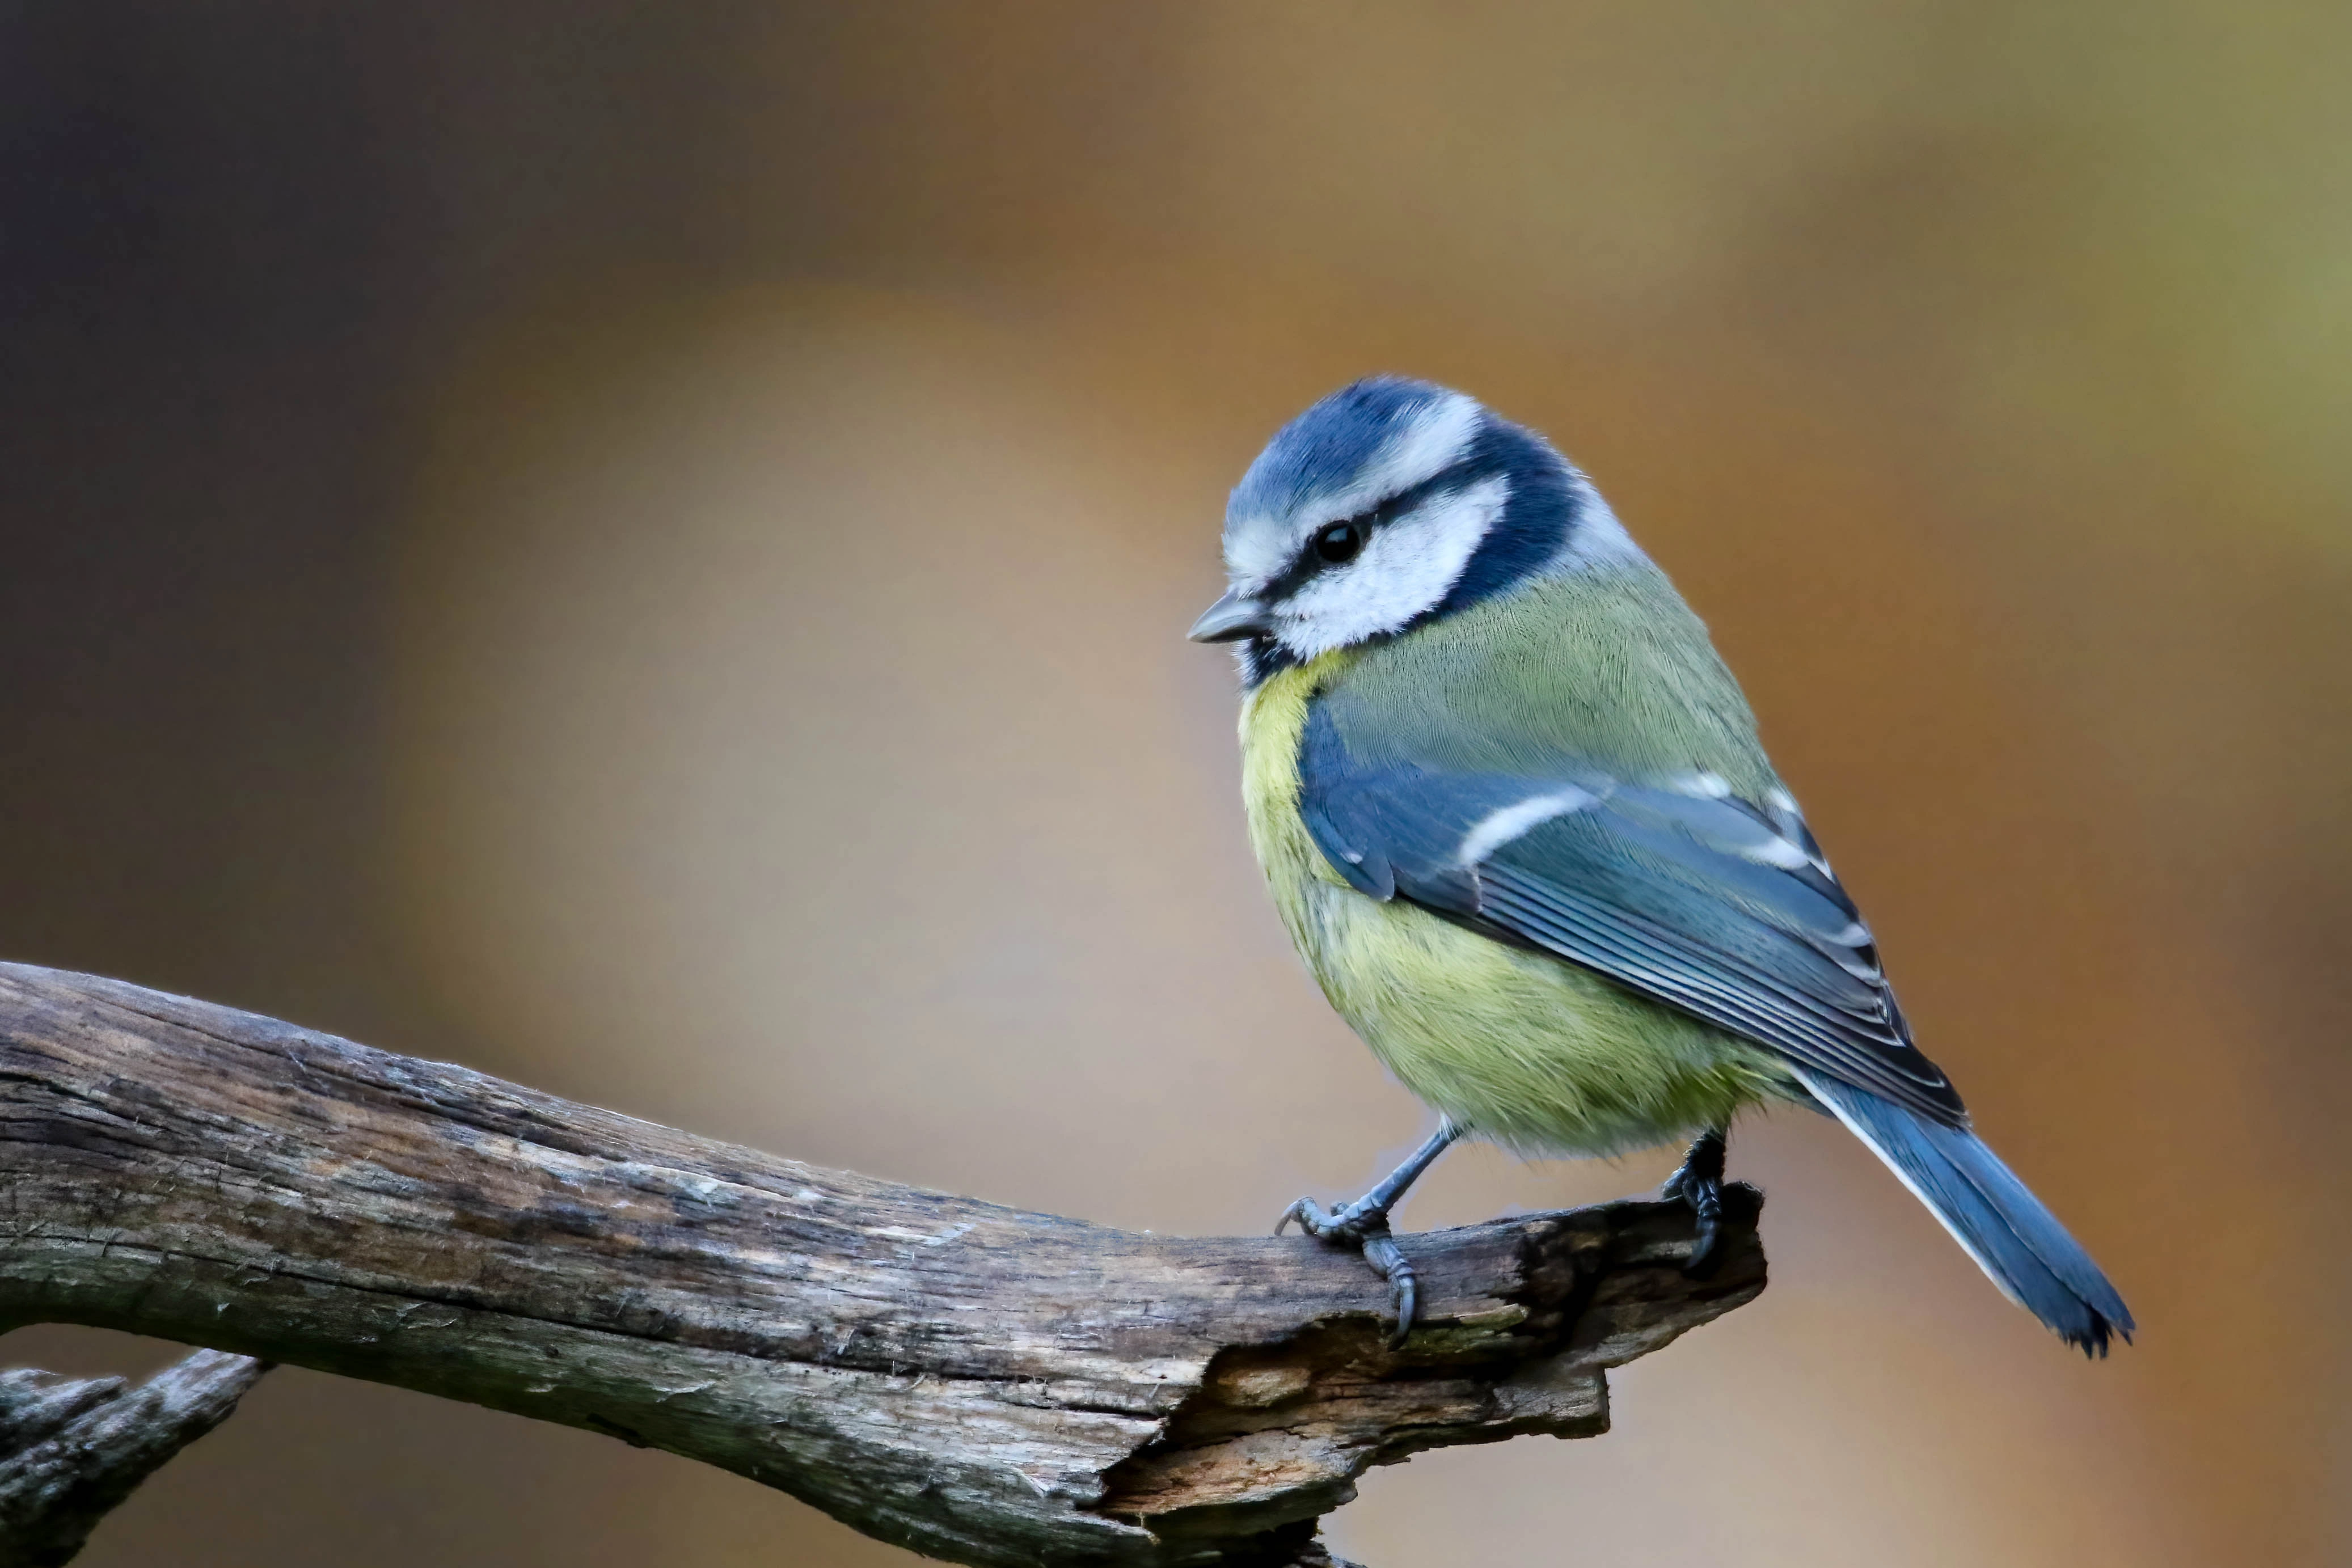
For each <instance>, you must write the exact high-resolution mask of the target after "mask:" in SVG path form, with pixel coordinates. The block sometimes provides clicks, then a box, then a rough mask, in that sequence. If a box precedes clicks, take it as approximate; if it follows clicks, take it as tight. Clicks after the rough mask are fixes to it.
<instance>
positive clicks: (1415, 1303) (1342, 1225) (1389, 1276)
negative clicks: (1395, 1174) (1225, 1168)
mask: <svg viewBox="0 0 2352 1568" xmlns="http://www.w3.org/2000/svg"><path fill="white" fill-rule="evenodd" d="M1293 1220H1297V1222H1298V1228H1299V1229H1301V1230H1304V1231H1305V1232H1307V1235H1309V1236H1312V1237H1314V1238H1315V1239H1317V1240H1318V1241H1328V1242H1329V1243H1330V1244H1331V1245H1332V1246H1335V1247H1353V1248H1356V1249H1358V1250H1360V1251H1361V1252H1362V1253H1363V1255H1364V1261H1365V1262H1367V1263H1370V1265H1371V1266H1372V1269H1373V1271H1374V1272H1376V1273H1378V1274H1379V1275H1380V1277H1381V1279H1383V1280H1386V1281H1388V1282H1389V1294H1390V1299H1391V1303H1392V1304H1393V1306H1394V1308H1395V1312H1396V1328H1395V1330H1394V1331H1393V1332H1392V1333H1390V1335H1389V1342H1388V1343H1389V1348H1390V1349H1391V1350H1396V1349H1399V1348H1400V1347H1402V1345H1403V1343H1404V1341H1405V1336H1406V1335H1407V1334H1409V1333H1412V1320H1413V1314H1414V1312H1415V1311H1416V1310H1417V1309H1418V1307H1419V1305H1420V1299H1419V1298H1420V1281H1418V1280H1416V1279H1415V1278H1414V1276H1413V1271H1412V1261H1411V1260H1408V1259H1407V1258H1406V1257H1405V1255H1404V1249H1403V1248H1402V1247H1400V1246H1398V1245H1397V1239H1396V1237H1395V1236H1394V1235H1393V1234H1392V1233H1391V1231H1390V1229H1389V1211H1388V1207H1387V1206H1386V1205H1385V1204H1381V1203H1376V1202H1374V1201H1373V1200H1372V1199H1371V1198H1370V1197H1361V1198H1358V1199H1357V1200H1356V1201H1355V1202H1353V1203H1350V1204H1348V1205H1346V1206H1344V1207H1339V1208H1336V1209H1327V1208H1325V1207H1323V1206H1322V1205H1321V1204H1319V1203H1318V1202H1316V1201H1315V1200H1314V1199H1313V1198H1311V1197H1302V1198H1300V1199H1299V1200H1298V1201H1297V1203H1294V1204H1292V1205H1291V1206H1290V1207H1288V1208H1286V1209H1285V1210H1283V1213H1282V1218H1281V1219H1279V1220H1278V1221H1276V1224H1275V1227H1274V1233H1275V1234H1276V1236H1279V1235H1281V1234H1282V1232H1283V1230H1284V1229H1285V1228H1286V1227H1287V1226H1288V1225H1289V1224H1290V1223H1291V1222H1292V1221H1293Z"/></svg>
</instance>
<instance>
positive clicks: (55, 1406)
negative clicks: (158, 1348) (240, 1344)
mask: <svg viewBox="0 0 2352 1568" xmlns="http://www.w3.org/2000/svg"><path fill="white" fill-rule="evenodd" d="M268 1369H269V1367H268V1363H267V1362H260V1361H256V1360H254V1359H252V1358H251V1357H250V1356H243V1355H226V1354H222V1353H221V1352H219V1351H215V1350H200V1351H198V1352H196V1353H195V1354H194V1355H191V1356H188V1357H186V1358H185V1359H184V1360H181V1361H179V1362H175V1363H174V1364H172V1365H170V1366H167V1367H165V1368H164V1369H163V1371H161V1372H159V1373H157V1374H156V1375H154V1376H152V1377H151V1378H149V1379H147V1381H146V1382H144V1383H142V1384H141V1385H139V1386H138V1387H136V1388H132V1387H131V1385H129V1384H127V1383H125V1382H124V1381H123V1380H122V1379H121V1378H120V1377H97V1378H89V1379H86V1380H81V1381H76V1380H72V1379H68V1378H63V1377H53V1376H51V1375H49V1374H47V1373H45V1372H36V1371H29V1370H16V1371H10V1372H0V1568H57V1565H58V1564H59V1563H69V1562H71V1561H72V1560H73V1559H74V1557H75V1556H76V1555H77V1554H79V1552H80V1551H81V1549H82V1546H83V1544H84V1543H85V1542H88V1541H89V1532H90V1531H92V1530H94V1529H96V1528H97V1526H98V1522H99V1521H100V1520H102V1519H104V1518H105V1517H106V1516H107V1515H108V1514H109V1513H110V1512H112V1511H114V1510H115V1509H116V1508H118V1507H120V1506H121V1503H122V1500H124V1499H125V1498H128V1497H129V1496H130V1495H131V1493H132V1492H133V1491H136V1490H138V1488H139V1483H140V1482H142V1481H143V1480H145V1479H147V1478H148V1477H149V1476H151V1475H152V1474H154V1473H155V1472H156V1471H157V1470H158V1469H162V1468H163V1465H164V1464H165V1463H167V1462H168V1461H169V1460H170V1459H171V1458H172V1457H173V1455H174V1454H177V1453H178V1452H179V1451H180V1450H181V1449H182V1448H186V1447H187V1446H188V1445H189V1444H190V1443H193V1442H194V1441H195V1440H196V1439H197V1438H199V1437H203V1436H204V1435H205V1433H207V1432H209V1431H211V1430H212V1429H213V1428H214V1427H217V1426H219V1425H220V1424H221V1423H222V1422H223V1421H226V1420H227V1419H228V1418H229V1416H231V1415H233V1414H234V1413H235V1412H236V1402H237V1401H238V1400H239V1399H242V1398H244V1397H245V1394H246V1391H247V1389H249V1388H251V1387H252V1386H253V1385H254V1384H255V1383H257V1382H258V1381H259V1380H260V1377H261V1375H262V1374H263V1373H264V1372H267V1371H268Z"/></svg>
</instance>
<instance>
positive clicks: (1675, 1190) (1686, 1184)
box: [1658, 1131, 1725, 1280]
mask: <svg viewBox="0 0 2352 1568" xmlns="http://www.w3.org/2000/svg"><path fill="white" fill-rule="evenodd" d="M1724 1153H1725V1147H1724V1137H1723V1134H1721V1133H1718V1132H1713V1131H1709V1132H1706V1133H1702V1134H1699V1138H1698V1141H1697V1142H1696V1143H1695V1144H1693V1145H1691V1146H1690V1151H1689V1152H1688V1153H1687V1154H1685V1155H1683V1163H1682V1167H1681V1168H1680V1169H1679V1170H1677V1171H1675V1174H1674V1175H1672V1176H1668V1177H1667V1178H1666V1183H1665V1186H1662V1187H1660V1188H1659V1189H1658V1191H1659V1195H1660V1196H1661V1197H1678V1198H1681V1199H1682V1200H1683V1201H1684V1202H1685V1203H1687V1204H1689V1205H1690V1207H1691V1213H1692V1214H1694V1215H1696V1216H1697V1218H1698V1226H1697V1231H1698V1234H1697V1237H1696V1239H1695V1240H1693V1241H1692V1243H1691V1251H1690V1257H1689V1258H1688V1259H1686V1260H1684V1263H1683V1272H1684V1273H1685V1275H1687V1276H1689V1277H1690V1278H1691V1279H1694V1280H1705V1279H1707V1278H1709V1277H1711V1276H1712V1275H1713V1274H1714V1273H1715V1271H1716V1270H1717V1269H1719V1268H1721V1267H1722V1266H1723V1158H1724Z"/></svg>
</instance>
